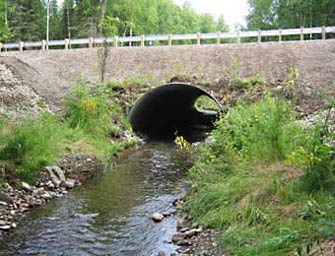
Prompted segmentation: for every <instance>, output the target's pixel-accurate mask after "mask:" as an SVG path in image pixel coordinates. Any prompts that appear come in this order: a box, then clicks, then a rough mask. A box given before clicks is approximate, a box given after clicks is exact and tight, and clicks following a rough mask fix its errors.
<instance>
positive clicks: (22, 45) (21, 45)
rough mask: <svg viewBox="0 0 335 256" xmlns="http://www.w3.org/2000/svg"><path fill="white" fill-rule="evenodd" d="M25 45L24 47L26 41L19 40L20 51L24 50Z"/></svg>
mask: <svg viewBox="0 0 335 256" xmlns="http://www.w3.org/2000/svg"><path fill="white" fill-rule="evenodd" d="M23 47H24V42H22V41H20V42H19V50H20V52H23Z"/></svg>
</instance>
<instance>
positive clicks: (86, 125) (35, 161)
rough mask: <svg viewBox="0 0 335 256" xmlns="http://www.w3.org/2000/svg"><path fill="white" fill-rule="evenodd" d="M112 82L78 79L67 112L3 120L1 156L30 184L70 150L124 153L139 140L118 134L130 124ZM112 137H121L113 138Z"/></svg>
mask: <svg viewBox="0 0 335 256" xmlns="http://www.w3.org/2000/svg"><path fill="white" fill-rule="evenodd" d="M113 96H114V94H113V89H110V87H109V85H108V84H101V85H99V86H98V87H96V88H91V87H89V86H88V84H87V83H86V82H81V83H79V85H78V86H76V87H75V88H74V89H73V90H72V91H71V92H69V93H68V94H67V95H66V96H65V99H66V107H65V115H64V116H58V115H54V114H50V113H44V114H43V115H41V116H40V117H36V118H31V119H27V120H25V121H22V122H17V123H11V122H10V121H9V120H6V119H0V160H1V161H2V164H5V165H7V166H9V167H10V168H12V169H14V170H16V171H17V173H18V175H19V177H20V178H21V179H23V180H26V181H29V182H32V181H33V180H34V177H35V174H36V172H37V171H38V170H40V169H41V168H42V167H44V166H46V165H48V164H51V163H54V162H55V161H57V160H58V159H59V158H60V157H61V156H63V155H65V154H68V153H77V152H86V153H94V154H97V155H98V156H100V157H103V158H108V159H109V158H110V157H111V156H112V155H114V154H116V153H118V152H120V151H122V150H123V149H124V148H125V147H128V146H130V145H133V144H134V143H135V141H133V140H129V141H128V140H127V141H123V140H122V139H121V138H120V137H121V135H122V133H123V132H124V131H126V130H127V128H128V127H129V125H128V123H127V119H126V117H125V113H124V112H123V109H122V107H121V106H120V104H119V103H118V102H116V101H114V98H113ZM112 136H115V137H116V138H117V139H118V141H115V142H113V143H112V142H111V139H112Z"/></svg>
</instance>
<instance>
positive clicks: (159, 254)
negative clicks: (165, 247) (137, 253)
mask: <svg viewBox="0 0 335 256" xmlns="http://www.w3.org/2000/svg"><path fill="white" fill-rule="evenodd" d="M157 256H165V253H164V252H159V253H158V255H157Z"/></svg>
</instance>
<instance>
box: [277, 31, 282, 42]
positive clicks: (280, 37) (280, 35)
mask: <svg viewBox="0 0 335 256" xmlns="http://www.w3.org/2000/svg"><path fill="white" fill-rule="evenodd" d="M278 32H279V39H278V40H279V43H280V42H281V41H282V40H283V37H282V29H281V28H280V29H279V31H278Z"/></svg>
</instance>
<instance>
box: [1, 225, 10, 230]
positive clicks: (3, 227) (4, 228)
mask: <svg viewBox="0 0 335 256" xmlns="http://www.w3.org/2000/svg"><path fill="white" fill-rule="evenodd" d="M9 229H10V226H9V225H5V226H0V230H9Z"/></svg>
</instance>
